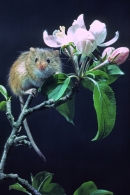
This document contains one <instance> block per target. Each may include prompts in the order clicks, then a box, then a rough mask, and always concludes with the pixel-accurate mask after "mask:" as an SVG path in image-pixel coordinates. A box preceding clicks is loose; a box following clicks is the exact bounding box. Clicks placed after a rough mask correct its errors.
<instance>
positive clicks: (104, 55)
mask: <svg viewBox="0 0 130 195" xmlns="http://www.w3.org/2000/svg"><path fill="white" fill-rule="evenodd" d="M114 50H115V48H114V47H107V48H106V49H104V51H103V52H102V58H105V59H106V58H108V57H109V56H110V55H111V54H112V52H113V51H114Z"/></svg>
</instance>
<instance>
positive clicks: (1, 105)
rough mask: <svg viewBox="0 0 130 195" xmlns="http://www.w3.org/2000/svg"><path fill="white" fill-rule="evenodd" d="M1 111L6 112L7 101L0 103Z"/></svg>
mask: <svg viewBox="0 0 130 195" xmlns="http://www.w3.org/2000/svg"><path fill="white" fill-rule="evenodd" d="M0 111H6V101H2V102H0Z"/></svg>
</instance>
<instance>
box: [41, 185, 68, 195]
mask: <svg viewBox="0 0 130 195" xmlns="http://www.w3.org/2000/svg"><path fill="white" fill-rule="evenodd" d="M40 193H41V194H42V195H44V194H45V195H46V194H49V195H66V194H65V191H64V189H63V188H62V187H61V186H60V185H59V184H57V183H50V184H49V185H48V186H46V187H45V188H43V189H42V188H41V190H40Z"/></svg>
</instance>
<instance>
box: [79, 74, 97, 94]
mask: <svg viewBox="0 0 130 195" xmlns="http://www.w3.org/2000/svg"><path fill="white" fill-rule="evenodd" d="M81 84H82V86H83V87H84V88H87V89H89V90H90V91H93V89H94V83H93V82H92V81H91V79H90V78H89V77H86V78H83V79H82V80H81Z"/></svg>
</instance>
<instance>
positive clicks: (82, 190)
mask: <svg viewBox="0 0 130 195" xmlns="http://www.w3.org/2000/svg"><path fill="white" fill-rule="evenodd" d="M96 190H97V187H96V185H95V183H94V182H93V181H88V182H85V183H83V184H82V185H81V186H80V187H79V188H78V189H77V190H76V191H75V192H74V194H73V195H90V194H91V193H92V192H94V191H96Z"/></svg>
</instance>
